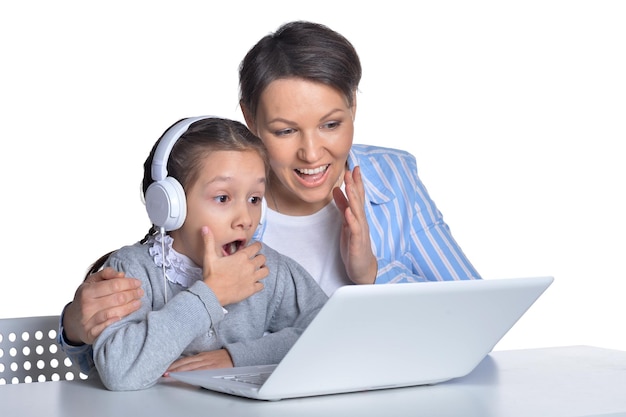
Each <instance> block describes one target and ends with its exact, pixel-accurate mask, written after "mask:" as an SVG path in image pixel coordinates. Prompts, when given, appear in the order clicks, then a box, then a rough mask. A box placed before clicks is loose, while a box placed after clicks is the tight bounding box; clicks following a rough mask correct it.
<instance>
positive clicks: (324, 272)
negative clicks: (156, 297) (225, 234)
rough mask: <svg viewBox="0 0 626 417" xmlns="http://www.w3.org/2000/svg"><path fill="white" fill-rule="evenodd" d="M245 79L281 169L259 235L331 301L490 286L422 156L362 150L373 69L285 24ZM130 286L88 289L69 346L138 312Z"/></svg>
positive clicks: (257, 128) (255, 125)
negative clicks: (432, 191) (396, 288)
mask: <svg viewBox="0 0 626 417" xmlns="http://www.w3.org/2000/svg"><path fill="white" fill-rule="evenodd" d="M239 76H240V104H241V109H242V112H243V114H244V117H245V120H246V123H247V125H248V127H249V128H250V130H251V131H252V132H253V133H255V134H256V135H257V136H259V137H260V138H261V139H262V140H263V142H264V144H265V146H266V147H267V149H268V152H269V156H270V166H271V173H270V181H269V187H268V192H267V194H266V195H267V204H268V206H269V210H268V211H267V215H266V219H265V221H264V222H263V223H262V225H261V226H260V227H259V229H258V230H257V233H256V234H255V238H258V239H261V240H262V241H264V242H266V243H267V244H268V245H270V246H272V247H274V248H275V249H276V250H278V251H279V252H282V253H283V254H286V255H288V256H290V257H292V258H294V259H295V260H296V261H298V262H299V263H300V264H302V265H303V266H304V267H305V269H307V270H308V271H309V273H310V274H311V275H312V276H313V277H314V278H315V279H316V281H317V282H318V283H319V284H320V286H321V287H322V289H324V291H325V292H326V293H328V294H330V293H332V291H333V290H334V289H335V288H337V287H338V286H341V285H345V284H350V283H357V284H371V283H388V282H415V281H437V280H457V279H479V278H480V276H479V275H478V273H477V272H476V270H475V269H474V268H473V266H472V265H471V263H470V262H469V260H468V259H467V258H466V257H465V255H464V254H463V252H462V251H461V249H460V248H459V246H458V245H457V243H456V242H455V241H454V239H453V238H452V236H451V234H450V232H449V229H448V226H447V225H446V224H445V222H444V221H443V218H442V216H441V213H440V212H439V211H438V210H437V208H436V206H435V204H434V202H433V201H432V200H431V199H430V197H429V195H428V192H427V191H426V189H425V187H424V186H423V184H422V183H421V181H420V180H419V178H418V176H417V167H416V162H415V158H414V157H413V156H412V155H410V154H408V153H407V152H404V151H399V150H394V149H385V148H380V147H375V146H365V145H353V133H354V119H355V116H356V109H357V100H356V93H357V89H358V85H359V81H360V78H361V65H360V61H359V57H358V55H357V53H356V51H355V50H354V48H353V46H352V44H351V43H350V42H349V41H348V40H347V39H345V38H344V37H343V36H342V35H340V34H338V33H336V32H334V31H332V30H330V29H329V28H327V27H325V26H322V25H319V24H315V23H309V22H291V23H288V24H285V25H283V26H282V27H281V28H279V29H278V30H277V31H276V32H275V33H273V34H270V35H268V36H266V37H264V38H262V39H261V40H260V41H259V42H258V43H257V44H256V45H255V46H254V47H253V48H252V49H251V50H250V51H249V52H248V54H247V55H246V56H245V58H244V59H243V61H242V63H241V66H240V72H239ZM121 277H123V274H119V273H116V272H115V271H113V270H110V269H108V270H104V271H102V272H100V273H96V274H94V275H92V276H90V277H89V278H88V279H87V280H85V282H84V283H83V284H81V286H80V287H79V288H78V290H77V292H76V294H75V296H74V301H73V302H72V303H70V304H69V305H68V306H67V307H66V309H65V312H64V316H63V324H64V327H63V331H64V332H63V336H65V341H67V342H71V341H75V342H77V343H92V342H93V340H94V339H95V337H97V336H98V334H100V332H102V330H103V329H104V328H106V326H108V325H109V324H111V323H112V322H115V321H117V320H119V317H124V316H125V315H127V314H129V313H130V312H132V311H135V310H136V309H137V308H138V304H139V301H138V298H139V297H140V296H141V294H142V290H141V289H140V288H139V284H138V283H137V282H136V281H135V280H130V279H116V278H121ZM77 349H85V348H84V347H80V346H79V347H77ZM177 366H180V367H179V368H176V370H184V369H193V365H190V364H189V365H188V364H186V363H174V364H173V367H177ZM173 369H174V368H171V370H173Z"/></svg>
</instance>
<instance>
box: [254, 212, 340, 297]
mask: <svg viewBox="0 0 626 417" xmlns="http://www.w3.org/2000/svg"><path fill="white" fill-rule="evenodd" d="M342 220H343V219H342V215H341V213H340V212H339V209H338V208H337V206H336V205H335V202H334V201H331V202H330V203H329V204H328V205H327V206H326V207H324V208H323V209H321V210H320V211H318V212H317V213H314V214H311V215H309V216H287V215H284V214H280V213H278V212H277V211H274V210H272V209H270V208H269V207H268V209H267V212H266V221H267V226H266V229H265V232H264V233H263V242H264V243H267V244H268V245H269V246H270V247H272V248H273V249H275V250H277V251H278V252H280V253H282V254H284V255H287V256H289V257H290V258H292V259H294V260H295V261H296V262H298V263H299V264H300V265H302V266H303V267H304V269H306V270H307V271H308V272H309V274H311V275H312V276H313V278H314V279H315V281H317V283H318V284H319V285H320V287H321V288H322V290H324V292H325V293H326V294H328V295H329V296H330V295H331V294H332V293H333V292H334V291H335V290H336V289H337V288H339V287H341V286H343V285H347V284H351V283H352V282H351V281H350V279H349V278H348V275H347V274H346V268H345V266H344V264H343V261H342V260H341V254H340V252H339V238H340V234H341V222H342ZM294 236H298V237H297V238H294Z"/></svg>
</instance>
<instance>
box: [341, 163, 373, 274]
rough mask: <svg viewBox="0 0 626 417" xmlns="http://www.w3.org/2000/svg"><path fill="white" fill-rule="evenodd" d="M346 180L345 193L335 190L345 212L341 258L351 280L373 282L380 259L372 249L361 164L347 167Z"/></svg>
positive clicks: (342, 210)
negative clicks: (350, 167) (377, 259)
mask: <svg viewBox="0 0 626 417" xmlns="http://www.w3.org/2000/svg"><path fill="white" fill-rule="evenodd" d="M344 184H345V190H346V195H344V194H343V193H342V192H341V189H339V188H335V189H334V190H333V198H334V199H335V204H337V207H338V208H339V210H340V211H341V212H342V213H343V224H342V227H341V240H340V243H339V247H340V251H341V259H343V263H344V265H345V267H346V272H347V273H348V277H349V278H350V279H351V280H352V282H354V283H355V284H373V283H374V281H375V280H376V273H377V271H378V263H377V262H376V257H375V256H374V252H372V244H371V242H370V229H369V225H368V223H367V218H366V216H365V189H364V188H363V180H362V178H361V169H360V168H359V167H358V166H357V167H355V168H354V170H353V171H352V172H350V171H348V170H346V173H345V175H344ZM346 197H347V198H346Z"/></svg>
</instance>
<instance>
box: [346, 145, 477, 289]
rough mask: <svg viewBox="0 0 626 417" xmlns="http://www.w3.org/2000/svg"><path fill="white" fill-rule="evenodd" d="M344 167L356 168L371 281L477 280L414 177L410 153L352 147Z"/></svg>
mask: <svg viewBox="0 0 626 417" xmlns="http://www.w3.org/2000/svg"><path fill="white" fill-rule="evenodd" d="M348 165H349V167H350V169H353V168H354V167H355V166H357V165H358V166H360V167H361V173H362V177H363V183H364V186H365V200H366V207H365V209H366V215H367V219H368V222H369V226H370V235H371V240H372V247H373V248H374V252H375V254H376V256H377V258H378V276H377V278H376V283H388V282H415V281H449V280H463V279H480V275H479V274H478V272H477V271H476V270H475V269H474V267H473V266H472V264H471V263H470V262H469V260H468V259H467V258H466V257H465V255H464V254H463V252H462V251H461V248H460V247H459V246H458V245H457V243H456V242H455V240H454V238H453V237H452V235H451V234H450V230H449V228H448V225H447V224H446V223H445V222H444V221H443V217H442V215H441V213H440V212H439V210H437V207H436V206H435V203H434V202H433V201H432V200H431V199H430V196H429V195H428V192H427V191H426V188H425V187H424V184H422V182H421V181H420V179H419V177H418V175H417V164H416V161H415V157H414V156H413V155H411V154H410V153H408V152H405V151H401V150H397V149H389V148H382V147H377V146H368V145H353V147H352V149H351V151H350V155H349V157H348Z"/></svg>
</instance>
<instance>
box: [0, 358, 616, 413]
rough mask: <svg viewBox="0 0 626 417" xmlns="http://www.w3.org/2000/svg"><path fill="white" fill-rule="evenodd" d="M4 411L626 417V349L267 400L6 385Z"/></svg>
mask: <svg viewBox="0 0 626 417" xmlns="http://www.w3.org/2000/svg"><path fill="white" fill-rule="evenodd" d="M0 416H1V417H13V416H16V417H17V416H19V417H30V416H50V417H55V416H59V417H60V416H62V417H72V416H80V417H99V416H119V417H125V416H133V417H143V416H149V417H159V416H163V417H178V416H185V417H189V416H232V417H239V416H261V417H262V416H271V417H280V416H289V417H294V416H297V417H300V416H315V417H330V416H389V417H392V416H429V417H430V416H463V417H473V416H476V417H490V416H497V417H514V416H520V417H542V416H551V417H556V416H604V417H608V416H611V417H615V416H626V352H624V351H617V350H610V349H602V348H597V347H589V346H568V347H556V348H542V349H528V350H510V351H496V352H492V353H491V354H490V355H489V356H488V357H487V358H485V360H483V362H482V363H481V364H480V365H479V366H478V367H477V368H476V369H475V370H474V371H473V372H472V373H471V374H469V375H468V376H466V377H464V378H459V379H456V380H452V381H448V382H445V383H441V384H438V385H434V386H421V387H411V388H399V389H391V390H383V391H371V392H362V393H352V394H339V395H329V396H320V397H311V398H299V399H289V400H282V401H277V402H264V401H255V400H248V399H243V398H238V397H233V396H229V395H225V394H218V393H213V392H209V391H207V390H204V389H200V388H196V387H193V386H189V385H185V384H183V383H180V382H177V381H173V380H170V379H165V378H164V379H163V380H162V381H161V382H159V384H157V385H156V386H155V387H152V388H149V389H147V390H143V391H132V392H111V391H107V390H106V389H104V388H103V386H102V385H101V384H100V382H99V381H98V380H97V379H92V380H87V381H60V382H39V383H31V384H17V385H3V386H0Z"/></svg>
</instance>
